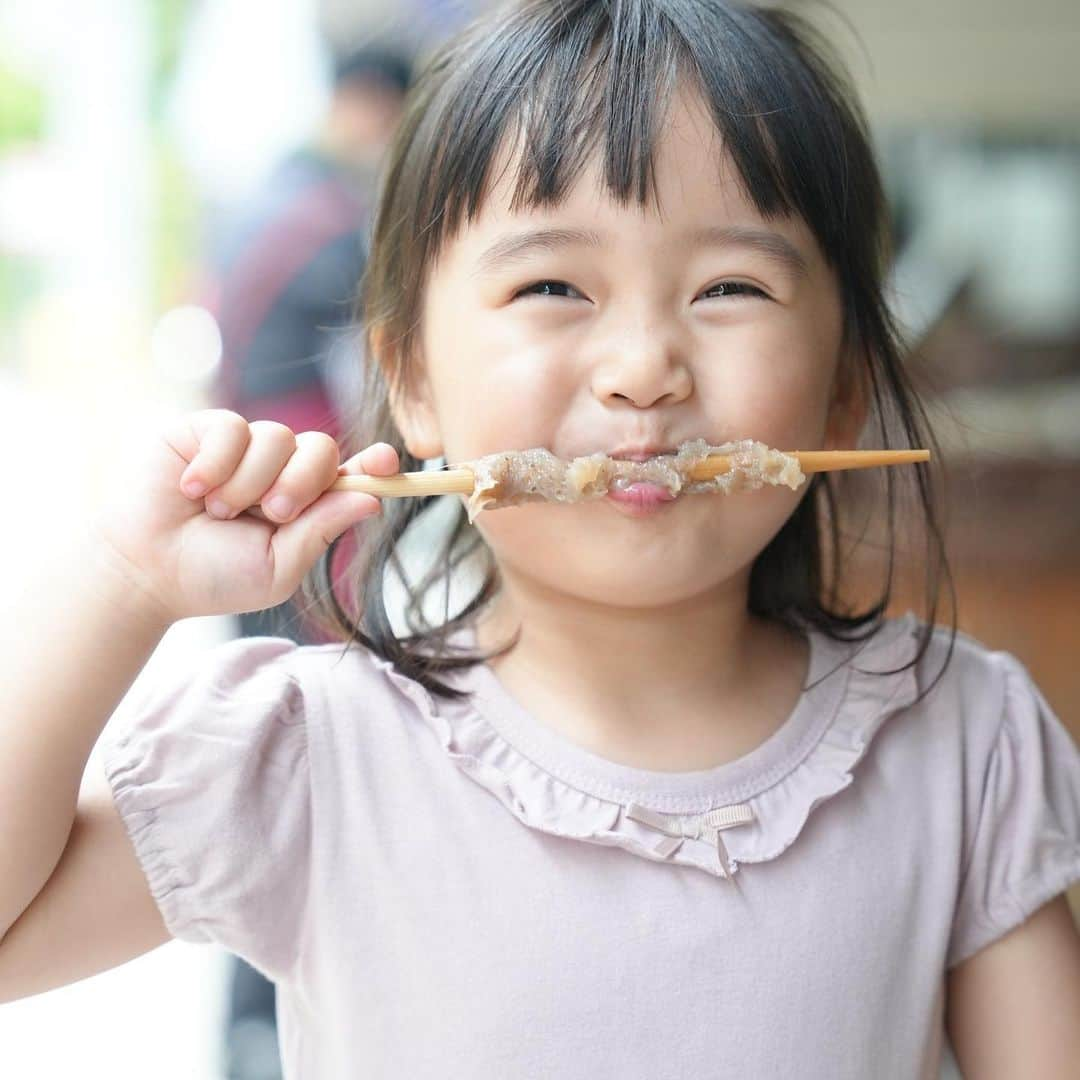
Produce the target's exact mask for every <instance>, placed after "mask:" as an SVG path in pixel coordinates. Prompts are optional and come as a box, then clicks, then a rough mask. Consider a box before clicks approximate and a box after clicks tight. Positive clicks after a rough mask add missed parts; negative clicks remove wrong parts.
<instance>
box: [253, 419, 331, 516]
mask: <svg viewBox="0 0 1080 1080" xmlns="http://www.w3.org/2000/svg"><path fill="white" fill-rule="evenodd" d="M339 457H340V454H339V451H338V445H337V443H336V442H334V440H333V439H332V438H331V437H330V436H329V435H327V434H325V433H324V432H321V431H302V432H300V433H299V434H298V435H297V436H296V451H295V452H294V453H293V455H292V457H290V458H289V460H288V461H287V462H286V464H285V467H284V468H283V469H282V470H281V473H280V474H279V475H278V478H277V479H276V480H275V481H274V483H273V486H272V487H271V488H270V490H269V491H267V492H265V493H264V494H263V496H262V499H261V500H260V503H259V505H260V506H261V507H262V509H263V512H264V513H265V514H266V515H267V516H268V517H269V518H270V519H272V520H273V521H278V522H284V521H289V520H290V519H291V518H293V517H295V516H296V515H297V514H299V513H300V512H301V511H303V510H304V509H306V508H307V507H308V506H310V505H311V504H312V503H313V502H314V501H315V500H316V499H317V498H318V497H319V496H320V495H321V494H322V493H323V492H324V491H325V490H326V489H327V488H328V487H330V485H331V484H332V483H333V482H334V480H335V479H336V478H337V475H338V460H339Z"/></svg>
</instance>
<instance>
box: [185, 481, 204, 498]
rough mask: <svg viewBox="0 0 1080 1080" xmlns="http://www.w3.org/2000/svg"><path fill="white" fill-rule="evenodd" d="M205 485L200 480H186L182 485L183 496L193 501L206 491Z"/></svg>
mask: <svg viewBox="0 0 1080 1080" xmlns="http://www.w3.org/2000/svg"><path fill="white" fill-rule="evenodd" d="M208 490H209V488H207V486H206V484H205V483H204V482H203V481H202V480H198V479H193V480H188V481H187V482H186V483H185V484H184V494H185V495H190V496H191V497H192V498H193V499H197V498H198V497H199V496H200V495H202V494H204V493H205V492H206V491H208Z"/></svg>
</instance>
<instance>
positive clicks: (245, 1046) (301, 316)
mask: <svg viewBox="0 0 1080 1080" xmlns="http://www.w3.org/2000/svg"><path fill="white" fill-rule="evenodd" d="M411 77H412V64H411V60H410V59H409V57H407V56H406V55H405V53H404V52H402V51H399V50H396V49H393V48H390V47H383V46H376V45H369V46H366V47H364V48H361V49H358V50H355V51H352V52H349V53H346V54H342V55H339V56H338V58H337V59H336V61H335V64H334V71H333V89H332V94H331V98H330V102H329V105H328V108H327V111H326V114H325V117H324V119H323V122H322V125H321V127H320V129H319V131H318V132H317V133H316V135H315V137H314V138H313V139H312V141H311V142H310V143H309V144H308V145H306V146H302V147H300V148H298V149H297V150H295V151H294V152H292V153H291V154H289V155H288V156H287V157H286V158H285V159H284V160H283V161H282V162H280V164H279V165H278V166H277V167H276V168H275V169H274V170H273V171H272V172H271V173H270V175H269V177H268V179H267V181H266V184H265V186H264V188H263V189H262V190H260V191H258V192H256V193H255V194H254V196H253V198H252V199H251V200H250V202H249V203H248V206H247V209H246V212H245V213H244V215H243V216H242V217H241V218H240V219H239V220H237V221H236V222H235V223H234V225H233V226H232V227H231V228H227V229H226V230H225V234H224V238H223V243H222V244H221V245H220V247H219V248H218V250H217V251H215V252H214V253H213V255H212V259H213V263H214V266H213V275H214V282H215V284H214V286H213V292H214V294H215V295H214V296H213V297H212V298H211V299H210V301H209V306H210V307H211V309H212V310H213V311H214V313H215V316H216V318H217V320H218V323H219V326H220V328H221V337H222V363H221V368H220V371H219V375H218V378H217V381H216V383H215V385H214V388H213V394H212V396H213V404H215V405H216V406H219V407H221V408H227V409H231V410H233V411H235V412H238V413H240V414H241V415H242V416H244V417H245V418H246V419H248V420H249V421H250V420H276V421H278V422H280V423H283V424H286V425H287V426H288V427H289V428H290V429H291V430H293V431H297V432H299V431H316V430H317V431H324V432H326V433H327V434H329V435H331V436H332V437H333V438H334V439H335V440H340V437H341V435H342V433H343V428H344V421H345V416H346V414H347V412H348V411H349V409H350V407H351V406H352V404H353V401H354V399H353V395H354V394H355V382H354V381H353V380H352V379H350V373H351V371H352V370H354V369H355V368H356V367H357V366H358V361H357V358H356V356H355V355H354V349H353V347H352V346H351V345H350V341H349V339H348V335H347V330H348V327H349V325H350V323H351V319H352V314H353V303H354V299H355V293H356V287H357V282H358V281H359V280H360V276H361V273H362V271H363V268H364V261H365V255H366V247H367V243H366V236H367V231H368V227H369V223H370V219H371V214H372V210H373V204H374V200H375V191H376V180H377V176H378V170H379V166H380V163H381V160H382V155H383V151H384V148H385V147H386V145H387V144H388V142H389V140H390V138H391V136H392V135H393V132H394V129H395V127H396V125H397V122H398V118H399V115H400V112H401V106H402V102H403V99H404V97H405V93H406V91H407V89H408V86H409V83H410V80H411ZM239 622H240V635H241V636H242V637H257V636H261V635H271V636H277V637H288V638H291V639H292V640H295V641H297V642H300V643H301V644H302V643H304V642H305V641H306V640H307V639H308V638H310V639H311V642H312V643H314V642H315V640H316V638H315V635H314V632H313V631H311V632H309V630H308V628H306V627H305V626H304V624H303V622H302V619H301V618H300V617H299V616H298V615H297V613H296V612H295V610H294V609H293V607H292V604H291V603H290V602H286V603H284V604H281V605H279V606H277V607H272V608H268V609H266V610H264V611H253V612H247V613H245V614H241V615H240V616H239ZM225 1042H226V1062H227V1066H226V1067H227V1076H228V1077H229V1080H277V1078H278V1077H280V1076H281V1065H280V1058H279V1053H278V1042H277V1027H276V1021H275V990H274V984H273V983H272V982H270V981H269V980H268V979H266V978H265V977H264V976H263V975H262V974H260V973H259V972H258V971H256V970H255V969H254V968H253V967H251V966H250V965H249V964H247V963H245V962H244V961H243V960H241V959H240V958H239V957H234V958H233V961H232V972H231V979H230V989H229V1002H228V1009H227V1018H226V1031H225Z"/></svg>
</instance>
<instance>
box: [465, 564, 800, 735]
mask: <svg viewBox="0 0 1080 1080" xmlns="http://www.w3.org/2000/svg"><path fill="white" fill-rule="evenodd" d="M748 582H749V575H748V574H747V575H745V576H743V577H742V578H741V579H740V580H738V581H732V582H727V583H724V585H722V586H720V587H718V588H717V589H715V590H713V591H712V592H710V593H708V594H703V595H699V596H695V597H692V598H689V599H687V600H685V601H683V602H680V603H677V604H672V605H669V606H666V607H662V608H658V607H652V608H647V609H641V608H629V607H612V606H610V605H604V604H596V603H592V602H589V601H587V600H583V599H582V598H580V597H570V596H566V595H565V594H558V593H553V592H552V591H551V590H550V589H548V588H546V587H544V586H541V585H538V584H537V583H535V582H530V581H527V580H523V579H521V578H517V577H510V578H507V577H506V576H505V575H504V579H503V589H502V591H501V592H500V594H499V596H498V598H497V599H496V600H495V601H494V603H493V606H492V609H491V612H490V615H489V616H488V617H487V618H485V619H484V621H483V622H481V623H480V625H479V626H478V629H477V642H478V644H479V645H480V646H481V647H482V648H484V649H488V648H490V647H492V646H496V645H499V644H502V643H503V642H505V641H506V640H508V639H509V637H510V636H511V634H512V633H513V631H514V630H515V629H516V628H517V627H518V626H520V628H521V640H520V642H519V644H518V645H517V646H516V647H515V648H514V649H512V650H511V651H510V652H509V653H508V654H507V655H506V656H505V657H501V658H497V659H495V660H493V661H491V666H492V667H493V668H494V669H495V670H496V671H497V672H498V674H499V676H500V678H502V679H503V680H504V681H505V682H507V684H508V685H510V686H512V687H513V688H514V689H516V690H520V689H522V688H523V687H531V688H533V689H534V691H535V693H536V694H537V695H538V696H539V697H546V698H547V699H548V700H551V701H555V700H556V699H559V700H561V701H562V702H563V703H564V704H565V703H566V702H569V701H572V702H573V703H574V706H575V707H574V709H573V710H572V712H574V713H575V714H576V715H577V716H579V717H582V718H584V717H588V721H587V723H588V724H590V725H591V727H592V731H591V732H580V733H579V734H581V735H582V737H583V738H584V739H585V740H586V741H589V742H592V743H597V742H599V741H601V740H603V739H608V738H619V739H626V738H627V737H630V738H640V737H644V736H645V735H646V733H647V732H648V731H650V730H653V729H655V726H656V716H657V709H663V710H664V711H665V713H667V714H670V713H671V712H672V711H673V709H674V710H675V711H677V712H679V713H680V714H683V715H687V716H709V717H713V718H715V717H716V716H717V715H718V713H719V714H720V715H723V714H724V712H725V711H726V710H725V705H729V704H734V703H735V702H737V701H739V700H741V699H743V698H745V697H746V696H747V695H748V693H749V692H750V691H752V689H753V687H754V686H755V684H756V682H757V681H758V680H760V673H761V672H762V671H763V669H762V667H761V662H760V661H761V657H762V656H763V655H764V654H765V653H767V652H769V651H770V650H771V652H772V654H773V656H774V657H775V655H776V654H777V650H778V649H779V650H786V655H787V656H788V657H790V656H791V648H792V637H793V635H792V634H791V633H790V632H788V631H785V630H784V629H783V628H780V627H777V626H775V625H773V624H769V623H765V622H764V621H763V620H760V619H757V618H755V617H753V616H751V615H750V614H749V613H748V611H747V608H746V600H747V588H748ZM755 660H756V661H757V662H756V663H754V662H752V661H755ZM579 707H580V708H579ZM579 722H582V723H584V722H586V721H584V720H582V721H579ZM712 722H713V723H715V719H713V721H712Z"/></svg>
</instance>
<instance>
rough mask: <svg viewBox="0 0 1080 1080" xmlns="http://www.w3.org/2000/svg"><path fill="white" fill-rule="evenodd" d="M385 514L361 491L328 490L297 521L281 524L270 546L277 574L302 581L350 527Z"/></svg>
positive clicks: (375, 501)
mask: <svg viewBox="0 0 1080 1080" xmlns="http://www.w3.org/2000/svg"><path fill="white" fill-rule="evenodd" d="M381 512H382V503H381V502H380V501H379V500H378V499H377V498H376V497H375V496H374V495H368V494H366V493H364V492H360V491H328V492H326V493H325V494H323V495H321V496H320V497H319V498H318V499H317V500H316V501H315V502H314V503H312V505H311V506H309V507H308V508H307V509H306V510H305V511H304V512H303V513H302V514H300V515H299V517H297V518H296V520H295V521H291V522H289V523H288V524H287V525H281V526H279V527H278V529H277V531H276V532H275V533H274V536H273V538H272V539H271V541H270V543H271V546H272V547H273V549H274V575H275V577H279V576H280V578H281V579H282V580H283V581H288V582H292V581H299V580H300V579H301V578H303V576H304V574H306V573H307V571H308V570H309V569H310V568H311V567H312V566H314V565H315V563H316V561H317V560H318V559H319V557H320V556H321V555H322V553H323V552H324V551H325V550H326V549H327V548H328V547H329V546H330V545H331V544H332V543H333V542H334V540H336V539H337V538H338V537H339V536H340V535H341V534H342V533H343V532H344V531H345V530H346V529H347V528H349V526H351V525H356V524H357V523H359V522H360V521H363V520H364V519H365V518H369V517H373V516H376V515H378V514H379V513H381Z"/></svg>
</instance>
